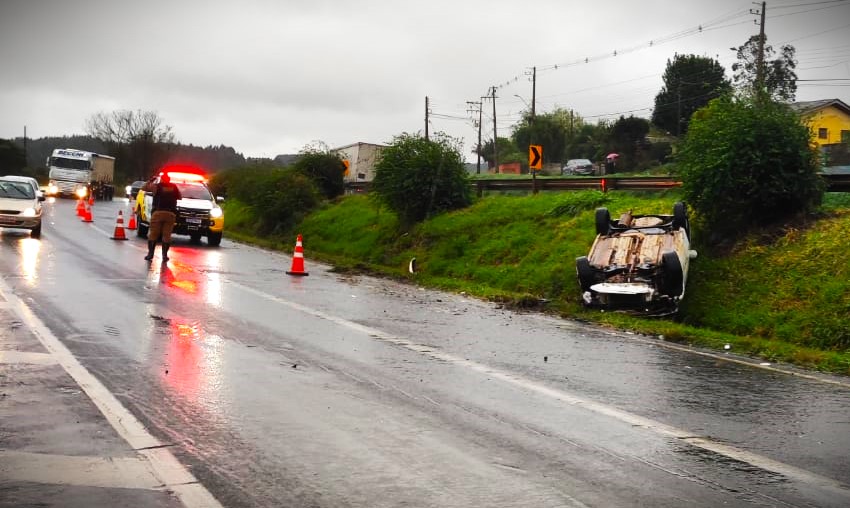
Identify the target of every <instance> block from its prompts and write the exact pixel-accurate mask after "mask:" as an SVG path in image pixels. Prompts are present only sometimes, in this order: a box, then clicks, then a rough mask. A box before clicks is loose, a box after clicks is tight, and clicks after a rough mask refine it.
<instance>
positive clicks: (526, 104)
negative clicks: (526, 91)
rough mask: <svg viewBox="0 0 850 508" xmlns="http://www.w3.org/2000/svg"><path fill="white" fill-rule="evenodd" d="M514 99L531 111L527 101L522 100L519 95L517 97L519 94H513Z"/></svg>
mask: <svg viewBox="0 0 850 508" xmlns="http://www.w3.org/2000/svg"><path fill="white" fill-rule="evenodd" d="M514 97H516V98H517V99H519V100H521V101H522V103H523V104H525V107H527V108H528V109H531V106H529V105H528V101H527V100H525V99H523V98H522V96H521V95H519V94H514Z"/></svg>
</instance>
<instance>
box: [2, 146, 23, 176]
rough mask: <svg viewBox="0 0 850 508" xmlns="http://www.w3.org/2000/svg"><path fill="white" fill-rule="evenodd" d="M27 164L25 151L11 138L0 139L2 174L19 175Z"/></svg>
mask: <svg viewBox="0 0 850 508" xmlns="http://www.w3.org/2000/svg"><path fill="white" fill-rule="evenodd" d="M26 166H27V159H26V155H25V154H24V151H23V150H22V149H21V148H20V147H18V145H16V144H15V143H13V142H12V141H11V140H8V139H0V175H6V174H11V175H19V174H21V172H22V170H23V169H24V168H25V167H26ZM25 176H29V175H25Z"/></svg>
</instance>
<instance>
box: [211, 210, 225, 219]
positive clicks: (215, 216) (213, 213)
mask: <svg viewBox="0 0 850 508" xmlns="http://www.w3.org/2000/svg"><path fill="white" fill-rule="evenodd" d="M222 215H224V212H223V211H222V210H221V208H213V209H212V210H210V217H212V218H213V219H218V218H219V217H221V216H222Z"/></svg>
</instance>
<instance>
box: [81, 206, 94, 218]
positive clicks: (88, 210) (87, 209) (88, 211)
mask: <svg viewBox="0 0 850 508" xmlns="http://www.w3.org/2000/svg"><path fill="white" fill-rule="evenodd" d="M83 222H94V218H92V216H91V207H90V206H86V209H85V213H84V214H83Z"/></svg>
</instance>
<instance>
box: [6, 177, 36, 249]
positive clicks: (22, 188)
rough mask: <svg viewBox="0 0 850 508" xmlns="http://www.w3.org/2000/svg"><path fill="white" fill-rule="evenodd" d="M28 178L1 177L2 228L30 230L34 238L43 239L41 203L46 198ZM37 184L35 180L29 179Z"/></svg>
mask: <svg viewBox="0 0 850 508" xmlns="http://www.w3.org/2000/svg"><path fill="white" fill-rule="evenodd" d="M27 178H28V177H19V176H3V177H0V227H2V228H17V229H29V230H30V236H31V237H33V238H39V237H41V202H42V201H44V196H43V195H42V194H41V192H40V191H39V190H38V183H37V182H36V183H35V186H33V184H32V183H31V182H29V181H27ZM29 180H32V181H33V182H35V180H34V179H32V178H29Z"/></svg>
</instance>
